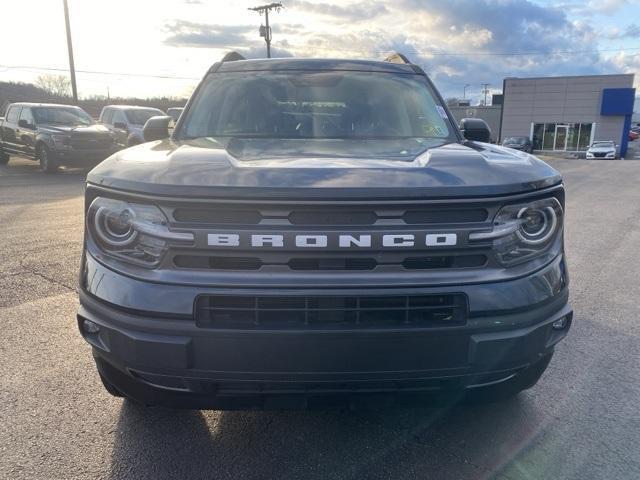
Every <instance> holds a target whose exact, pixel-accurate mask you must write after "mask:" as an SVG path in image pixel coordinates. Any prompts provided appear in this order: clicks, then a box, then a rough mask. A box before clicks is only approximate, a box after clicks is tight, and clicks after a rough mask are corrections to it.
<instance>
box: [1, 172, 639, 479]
mask: <svg viewBox="0 0 640 480" xmlns="http://www.w3.org/2000/svg"><path fill="white" fill-rule="evenodd" d="M554 165H555V166H556V168H558V169H559V170H560V171H562V172H563V173H564V175H565V179H566V186H567V191H568V193H567V199H568V203H567V215H566V219H567V226H566V230H567V233H566V235H567V251H568V256H569V265H570V269H571V282H572V287H571V288H572V292H571V294H572V302H573V305H574V308H575V312H576V314H575V317H574V324H573V329H572V332H571V334H570V335H569V337H568V338H567V339H566V340H565V341H564V342H563V343H562V344H561V345H560V346H559V348H558V350H557V353H556V355H555V357H554V359H553V361H552V363H551V366H550V367H549V370H548V371H547V373H546V374H545V375H544V376H543V378H542V379H541V381H540V383H539V384H538V385H537V386H536V387H535V388H533V389H531V390H529V391H527V392H525V393H523V394H521V395H520V396H519V397H518V398H516V399H514V400H511V401H508V402H505V403H500V404H492V405H475V406H468V405H455V404H454V403H452V404H451V405H427V406H424V407H420V408H418V407H415V408H387V409H378V410H366V411H355V412H353V411H326V412H218V411H206V412H197V411H195V412H189V411H171V410H167V409H160V408H143V407H139V406H136V405H134V404H131V403H129V402H124V401H122V400H121V399H115V398H113V397H110V396H109V395H108V394H107V393H106V392H104V391H103V388H102V386H101V385H100V383H99V380H98V377H97V375H96V373H95V368H94V366H93V362H92V360H91V355H90V349H89V347H88V346H87V345H85V344H84V342H83V341H82V339H81V338H80V335H79V334H78V333H77V331H76V325H75V311H76V306H77V296H76V292H75V289H76V276H77V270H78V264H79V256H80V251H81V241H82V202H83V200H82V192H83V180H84V172H82V171H67V172H64V173H63V174H60V175H45V174H42V173H41V172H39V171H38V169H37V167H36V164H35V163H31V162H28V161H24V160H19V159H12V161H11V162H10V164H9V166H8V167H0V478H6V479H22V478H29V479H31V478H46V479H53V478H55V479H58V478H60V479H62V478H64V479H85V478H108V479H121V478H131V479H134V478H135V479H144V478H149V479H162V478H181V479H187V478H195V479H197V478H216V479H224V478H242V479H245V480H246V479H262V478H265V479H266V478H274V479H297V478H305V479H313V478H318V479H334V478H345V479H346V478H353V479H364V478H366V479H370V478H372V479H373V478H375V479H378V478H380V479H383V478H385V479H400V478H429V479H488V478H496V479H500V480H507V479H510V480H515V479H569V478H570V479H581V480H584V479H638V478H640V448H639V447H638V445H639V443H640V368H639V366H640V321H639V317H640V315H639V313H640V308H639V306H638V302H639V300H640V188H639V187H638V185H640V162H627V161H616V162H612V161H609V162H598V161H579V160H557V161H554Z"/></svg>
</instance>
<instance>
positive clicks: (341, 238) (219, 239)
mask: <svg viewBox="0 0 640 480" xmlns="http://www.w3.org/2000/svg"><path fill="white" fill-rule="evenodd" d="M246 237H247V238H246V239H243V238H242V237H241V235H240V234H238V233H209V234H208V235H207V244H208V245H209V246H211V247H241V246H243V245H246V246H250V247H252V248H265V247H266V248H274V247H275V248H283V247H296V248H335V247H338V248H371V247H372V246H373V245H374V240H375V244H377V245H380V246H381V247H383V248H398V247H400V248H402V247H405V248H406V247H418V246H427V247H452V246H455V245H457V243H458V235H457V234H455V233H428V234H423V235H415V234H411V233H398V234H380V235H379V236H378V238H376V237H375V236H374V235H372V234H339V235H334V236H331V237H330V236H329V235H322V234H300V235H290V236H287V237H285V235H282V234H246ZM243 240H244V241H243Z"/></svg>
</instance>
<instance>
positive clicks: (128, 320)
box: [78, 256, 572, 409]
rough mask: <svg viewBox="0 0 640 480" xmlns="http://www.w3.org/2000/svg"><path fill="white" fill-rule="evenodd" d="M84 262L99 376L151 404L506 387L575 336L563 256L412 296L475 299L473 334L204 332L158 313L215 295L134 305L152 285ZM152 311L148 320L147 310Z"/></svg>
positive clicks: (84, 301) (84, 314) (208, 404)
mask: <svg viewBox="0 0 640 480" xmlns="http://www.w3.org/2000/svg"><path fill="white" fill-rule="evenodd" d="M87 262H88V263H91V269H90V270H91V271H92V272H93V275H92V278H93V280H94V281H92V282H88V283H87V282H84V283H85V285H83V288H82V290H81V294H80V309H79V312H78V322H79V327H80V331H81V333H82V335H83V336H84V338H85V339H86V340H87V341H88V342H89V343H90V344H91V345H92V347H93V353H94V357H95V359H96V363H97V365H98V368H99V370H100V373H101V374H102V375H103V376H104V377H105V378H106V379H107V380H108V381H109V382H111V383H112V384H113V385H114V386H116V388H117V389H118V390H120V391H121V392H123V393H124V394H125V395H127V396H129V397H131V398H134V399H136V400H138V401H140V402H143V403H147V404H161V405H168V406H175V407H190V408H227V409H228V408H248V407H251V406H256V405H257V406H264V405H265V401H266V400H267V399H270V398H282V397H283V396H292V397H303V398H305V399H307V398H318V397H323V396H333V395H335V394H344V393H349V394H358V393H373V392H424V391H432V390H442V389H457V390H460V389H464V388H470V387H475V386H480V385H486V384H492V383H499V382H502V381H505V380H508V379H509V378H511V377H513V376H514V375H517V374H518V372H520V371H522V370H523V369H525V368H527V367H529V366H531V365H533V364H535V363H536V362H538V361H540V359H543V358H545V357H547V356H549V354H550V353H552V351H553V348H554V345H555V344H556V343H557V342H559V341H560V340H561V339H562V338H564V337H565V336H566V334H567V331H568V330H569V328H570V324H571V322H570V320H571V315H572V311H571V307H570V305H569V303H568V288H567V277H566V270H565V265H564V259H563V258H562V256H559V257H558V258H557V259H556V260H554V261H553V262H552V263H551V264H549V265H547V266H546V267H544V268H543V269H541V270H539V271H538V272H535V273H534V274H532V275H529V276H527V277H524V278H519V279H515V280H512V281H508V282H498V283H494V284H480V285H467V286H457V287H416V288H413V289H410V290H411V291H412V292H414V291H420V292H423V293H443V292H460V293H464V294H465V295H467V297H468V299H469V318H468V320H467V323H466V325H464V326H457V327H429V328H407V329H400V328H397V329H377V330H372V329H365V330H358V329H350V330H340V331H335V330H322V331H320V330H318V331H313V330H312V331H308V330H305V331H303V330H277V331H275V330H250V331H249V330H220V329H218V330H214V329H208V328H200V327H198V326H196V323H195V321H194V319H193V314H192V315H191V317H189V316H188V315H180V314H167V313H166V312H165V313H164V314H162V313H159V312H158V308H159V307H160V308H162V304H163V303H165V302H167V301H170V298H171V297H172V296H175V295H178V296H180V295H181V296H184V297H186V300H185V301H186V302H190V304H191V308H193V301H194V298H195V296H196V295H198V294H201V293H203V291H204V292H207V289H199V288H194V287H177V286H165V285H161V284H155V285H151V287H152V290H150V291H153V292H154V295H153V296H143V297H140V296H138V295H135V296H136V299H135V300H132V296H133V295H132V294H133V293H135V292H139V293H142V292H143V291H144V290H141V288H142V286H141V285H139V283H143V282H140V281H138V280H135V279H131V278H128V277H125V276H121V275H118V274H115V273H114V272H112V271H110V270H108V269H106V268H105V267H103V266H101V265H99V264H97V262H95V260H92V259H91V258H90V257H88V259H87ZM96 276H99V277H100V281H95V280H96ZM87 285H89V288H87ZM390 290H392V289H388V288H387V289H377V290H375V291H374V290H372V289H367V293H368V294H369V295H372V294H373V295H375V294H376V293H377V292H379V293H380V294H381V295H384V294H389V291H390ZM396 290H397V289H396ZM402 290H403V291H406V290H407V289H406V288H403V289H402ZM327 292H328V291H327ZM209 293H224V292H221V289H209ZM229 293H231V292H229ZM233 293H234V294H241V293H242V292H239V291H238V289H234V291H233ZM315 293H316V294H317V293H318V291H317V290H316V292H315ZM355 293H356V294H357V293H358V292H355ZM168 299H169V300H168ZM134 301H135V302H136V303H135V304H132V302H134ZM144 302H147V305H148V308H147V309H146V311H142V309H141V308H140V307H141V306H143V303H144ZM132 305H135V308H132ZM174 308H175V305H174ZM154 310H155V312H154ZM166 310H169V309H168V308H167V309H166ZM563 317H567V318H568V320H569V322H568V323H567V325H566V327H565V328H563V329H561V330H556V329H554V328H553V327H552V323H553V322H555V321H556V320H559V319H561V318H563ZM85 320H90V321H91V322H94V323H95V324H97V325H98V326H99V332H97V333H88V332H87V329H86V328H84V322H85Z"/></svg>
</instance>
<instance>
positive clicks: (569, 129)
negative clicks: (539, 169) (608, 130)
mask: <svg viewBox="0 0 640 480" xmlns="http://www.w3.org/2000/svg"><path fill="white" fill-rule="evenodd" d="M558 126H560V127H566V137H567V146H566V150H568V151H572V152H575V151H576V150H582V151H584V150H587V149H588V148H589V144H590V140H591V130H592V129H593V124H592V123H535V124H534V125H533V139H532V140H533V145H534V146H533V148H534V150H554V147H555V149H558V145H556V144H555V143H556V130H557V128H556V127H558ZM562 133H563V134H565V130H564V128H562ZM560 143H561V144H564V140H562V142H560Z"/></svg>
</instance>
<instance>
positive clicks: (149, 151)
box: [77, 55, 572, 409]
mask: <svg viewBox="0 0 640 480" xmlns="http://www.w3.org/2000/svg"><path fill="white" fill-rule="evenodd" d="M231 58H233V59H234V60H233V61H222V62H219V63H216V64H214V65H213V66H212V67H211V69H210V70H209V72H208V73H207V75H206V76H205V77H204V79H203V80H202V82H201V84H200V85H199V86H198V88H197V90H196V91H195V93H194V94H193V96H192V98H191V99H190V100H189V102H188V105H187V106H186V109H185V111H184V113H183V114H182V115H181V117H180V120H179V121H178V123H177V125H176V128H175V130H174V131H173V133H172V135H171V137H169V136H168V129H167V125H168V123H169V120H170V118H169V117H155V118H151V119H150V120H149V121H148V122H147V124H146V126H145V139H146V140H148V143H144V144H142V145H138V146H135V147H132V148H129V149H127V150H123V151H121V152H118V153H116V154H114V155H113V156H111V157H110V158H108V159H107V160H106V161H104V162H103V163H102V164H100V165H99V166H98V167H96V168H95V169H94V170H92V171H91V172H90V173H89V175H88V178H87V188H86V234H85V245H84V252H83V258H82V267H81V275H80V287H81V288H80V309H79V312H78V317H77V318H78V326H79V329H80V332H81V334H82V335H83V337H84V338H85V339H86V341H87V342H89V343H90V344H91V346H92V350H93V355H94V358H95V361H96V364H97V368H98V372H99V374H100V377H101V379H102V381H103V383H104V386H105V387H106V389H107V390H108V391H109V392H110V393H111V394H113V395H118V396H125V397H128V398H131V399H134V400H137V401H139V402H142V403H144V404H149V405H168V406H175V407H189V408H224V409H244V408H253V407H257V408H272V407H273V408H275V407H278V406H286V407H289V406H291V405H296V406H299V405H304V406H307V407H309V406H313V405H315V404H316V402H317V403H320V404H324V403H325V402H326V401H333V400H336V399H337V400H338V401H339V402H341V400H342V399H345V398H349V399H353V398H354V397H360V396H361V395H368V394H371V393H376V394H390V395H394V396H395V395H397V394H398V393H401V394H410V393H411V394H416V393H423V392H434V391H437V392H443V391H444V392H458V393H460V392H470V393H472V394H474V395H479V396H480V397H484V396H486V397H488V398H494V397H498V398H503V397H504V396H505V395H513V394H516V393H517V392H519V391H521V390H523V389H526V388H529V387H531V386H532V385H534V384H535V383H536V381H537V380H538V378H539V377H540V375H541V374H542V372H543V371H544V370H545V368H546V367H547V365H548V363H549V361H550V359H551V356H552V355H553V352H554V347H555V345H556V344H557V343H558V342H559V341H560V340H561V339H562V338H564V337H565V335H566V334H567V332H568V330H569V328H570V326H571V319H572V310H571V307H570V305H569V303H568V276H567V267H566V263H565V256H564V251H563V218H564V188H563V184H562V178H561V177H560V175H559V174H558V172H557V171H555V170H554V169H553V168H551V167H550V166H548V165H546V164H545V163H543V162H542V161H540V160H538V159H537V158H536V157H534V156H531V155H529V154H527V153H524V152H517V151H514V150H512V149H507V148H503V147H500V146H494V145H490V144H488V143H484V142H481V141H477V140H478V139H484V140H486V139H487V132H486V126H484V127H483V124H482V122H475V123H474V122H467V123H466V124H465V127H464V131H463V132H461V131H460V130H459V129H458V128H457V126H456V124H455V123H454V120H453V118H452V116H451V115H450V113H449V111H448V110H447V108H446V106H445V103H444V101H443V100H442V97H441V96H440V95H439V94H438V92H437V91H436V89H435V88H434V86H433V84H432V83H431V81H430V80H429V79H428V77H427V75H426V74H425V73H424V72H423V71H422V70H421V69H420V68H419V67H418V66H415V65H412V64H410V63H409V62H408V61H407V60H406V59H405V57H403V56H400V55H395V56H393V57H391V58H390V59H388V61H384V62H375V61H352V60H308V59H271V60H250V61H247V60H243V59H237V56H233V57H231ZM463 133H464V136H466V138H465V137H464V136H463ZM149 140H151V141H149ZM411 396H412V397H413V396H414V395H411ZM376 397H377V395H376ZM419 397H422V395H419Z"/></svg>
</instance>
